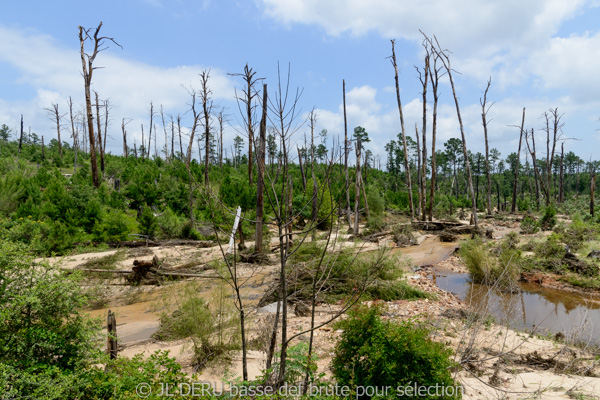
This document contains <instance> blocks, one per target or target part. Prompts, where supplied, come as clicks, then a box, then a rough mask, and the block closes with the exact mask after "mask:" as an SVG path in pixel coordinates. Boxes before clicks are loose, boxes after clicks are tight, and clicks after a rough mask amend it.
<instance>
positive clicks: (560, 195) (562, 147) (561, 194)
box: [558, 142, 565, 204]
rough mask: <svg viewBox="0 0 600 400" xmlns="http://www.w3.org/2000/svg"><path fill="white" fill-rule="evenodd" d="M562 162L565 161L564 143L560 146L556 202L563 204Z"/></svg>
mask: <svg viewBox="0 0 600 400" xmlns="http://www.w3.org/2000/svg"><path fill="white" fill-rule="evenodd" d="M564 161H565V142H562V143H561V144H560V177H559V187H558V190H559V191H558V202H559V203H561V204H562V203H563V202H564V201H565V190H564Z"/></svg>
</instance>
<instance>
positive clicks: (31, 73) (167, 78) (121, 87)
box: [0, 26, 233, 152]
mask: <svg viewBox="0 0 600 400" xmlns="http://www.w3.org/2000/svg"><path fill="white" fill-rule="evenodd" d="M0 41H1V42H2V43H4V45H3V46H1V47H0V62H2V63H6V64H8V65H10V66H11V67H12V68H13V69H15V70H16V71H17V73H18V78H17V79H18V81H17V82H16V83H18V84H19V85H23V86H26V87H31V88H33V89H35V93H36V94H35V97H34V98H32V99H30V100H29V101H20V102H10V101H8V100H6V99H5V100H4V103H5V104H6V107H7V108H8V109H9V110H10V111H9V112H6V111H5V112H6V114H7V115H6V116H5V115H4V113H2V114H0V117H4V119H3V121H9V122H8V123H10V124H15V123H16V121H15V120H16V119H17V118H20V116H19V115H20V114H21V113H23V114H25V119H26V121H27V122H26V124H27V125H31V126H32V128H33V129H34V130H37V131H38V132H44V131H45V132H48V135H53V133H52V132H53V131H52V130H51V129H49V128H50V127H51V126H52V125H51V122H50V121H49V119H48V118H47V116H46V114H45V111H44V108H47V107H50V106H51V103H53V102H57V103H59V106H60V107H61V108H62V109H63V110H65V111H66V110H67V105H66V100H67V99H68V97H69V96H72V97H73V102H74V104H75V106H76V107H78V106H79V105H80V104H83V103H84V97H83V92H84V90H83V78H82V75H81V58H80V55H79V51H78V49H71V48H66V47H64V46H61V45H60V44H58V43H56V42H55V40H54V39H53V38H51V37H49V36H47V35H41V34H38V33H34V32H31V31H27V32H24V31H22V30H17V29H11V28H6V27H2V26H0ZM119 51H120V49H119V48H118V47H116V46H111V47H110V48H109V49H107V50H105V51H103V52H101V53H99V55H98V56H97V58H96V61H95V63H94V66H98V67H102V68H100V69H97V70H95V71H94V74H93V82H92V90H96V91H98V94H99V97H100V98H101V99H106V98H108V99H110V101H111V104H112V105H113V107H114V109H113V111H112V115H111V119H112V121H113V123H112V131H113V132H116V131H119V130H120V121H121V119H122V118H131V119H133V121H132V122H131V123H130V124H129V127H130V128H129V130H130V131H131V133H132V135H133V136H138V138H137V141H138V143H139V139H140V138H141V132H139V133H138V131H140V129H139V127H140V124H141V123H144V124H146V125H147V124H148V122H149V121H148V120H149V117H148V109H149V105H150V101H153V102H154V105H155V109H156V110H158V108H159V107H160V104H162V105H163V106H164V109H165V113H174V114H177V113H181V114H182V115H183V114H185V113H186V111H187V110H188V109H189V106H188V105H187V104H186V103H188V102H189V95H188V93H187V91H186V89H185V88H189V87H194V88H196V89H199V88H200V79H199V77H198V74H199V73H200V72H202V70H204V69H206V68H207V67H205V66H200V65H193V66H175V67H170V68H161V67H156V66H152V65H148V64H144V63H140V62H136V61H131V60H127V59H123V58H121V57H119V54H118V53H119ZM209 86H210V89H211V90H212V93H213V99H214V100H215V102H216V103H218V102H220V101H223V100H227V101H229V100H231V99H232V98H233V84H232V82H231V81H230V79H229V77H228V76H227V75H226V74H225V73H223V72H222V71H220V70H218V69H214V68H213V69H211V72H210V80H209ZM2 109H3V110H6V108H4V107H2ZM184 118H185V117H184ZM157 122H158V121H157ZM157 125H158V124H157ZM146 129H147V126H146ZM54 134H55V133H54ZM112 136H113V137H120V133H119V134H117V133H113V134H112ZM159 138H160V136H159ZM130 141H131V143H133V137H132V138H131V139H130ZM116 142H117V141H115V143H112V145H113V147H112V150H113V151H116V152H120V149H121V145H120V144H117V143H116ZM160 145H162V143H160V141H159V146H160Z"/></svg>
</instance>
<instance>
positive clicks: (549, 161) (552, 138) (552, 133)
mask: <svg viewBox="0 0 600 400" xmlns="http://www.w3.org/2000/svg"><path fill="white" fill-rule="evenodd" d="M544 119H545V121H546V127H545V128H544V130H545V131H546V172H545V178H546V183H545V185H546V189H547V195H548V196H547V197H546V207H548V206H549V205H550V202H551V201H552V196H553V193H552V185H553V176H552V166H553V165H554V155H555V154H556V142H558V141H559V140H560V137H561V136H562V133H560V132H561V131H562V127H563V126H564V124H563V123H562V122H561V119H562V115H561V114H559V113H558V108H554V109H550V110H549V111H546V112H544ZM551 143H552V144H551Z"/></svg>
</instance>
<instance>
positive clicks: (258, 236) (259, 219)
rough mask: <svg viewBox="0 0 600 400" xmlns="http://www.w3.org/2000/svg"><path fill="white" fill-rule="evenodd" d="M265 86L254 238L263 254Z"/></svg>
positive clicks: (265, 139)
mask: <svg viewBox="0 0 600 400" xmlns="http://www.w3.org/2000/svg"><path fill="white" fill-rule="evenodd" d="M267 98H268V95H267V84H266V83H265V84H263V101H262V118H261V119H260V128H259V139H258V140H259V145H258V154H257V155H258V157H257V160H256V161H257V164H258V176H257V179H256V230H255V233H254V236H255V245H254V248H255V251H256V252H257V253H262V252H263V217H264V204H265V203H264V186H265V148H266V141H267V107H268V104H267Z"/></svg>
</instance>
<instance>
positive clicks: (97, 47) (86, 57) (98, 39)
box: [79, 22, 121, 187]
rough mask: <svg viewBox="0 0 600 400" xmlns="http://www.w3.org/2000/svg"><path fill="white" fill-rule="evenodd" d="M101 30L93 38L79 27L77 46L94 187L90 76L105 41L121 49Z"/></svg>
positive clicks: (97, 182)
mask: <svg viewBox="0 0 600 400" xmlns="http://www.w3.org/2000/svg"><path fill="white" fill-rule="evenodd" d="M101 28H102V22H100V24H98V27H97V28H96V30H95V31H94V34H93V36H90V33H91V30H92V29H91V28H88V29H84V28H83V27H82V26H79V44H80V45H81V51H80V53H81V67H82V69H83V81H84V89H85V107H86V116H87V129H88V135H89V138H90V161H91V165H92V182H93V184H94V186H95V187H99V186H100V179H99V175H98V162H97V161H96V148H95V144H94V140H95V139H94V137H95V136H94V113H93V112H92V96H91V93H90V87H91V85H92V75H93V73H94V70H95V69H98V67H94V61H95V59H96V56H98V53H99V52H101V51H103V50H105V49H106V47H104V44H105V42H106V41H110V42H113V43H114V44H116V45H117V46H119V47H121V45H120V44H118V43H117V42H116V41H115V40H114V39H113V38H110V37H107V36H99V34H100V29H101ZM88 40H89V41H91V42H92V46H93V50H92V53H91V54H89V53H87V52H86V51H85V42H86V41H88Z"/></svg>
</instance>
